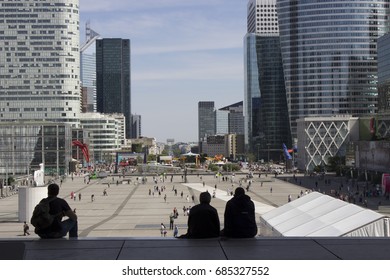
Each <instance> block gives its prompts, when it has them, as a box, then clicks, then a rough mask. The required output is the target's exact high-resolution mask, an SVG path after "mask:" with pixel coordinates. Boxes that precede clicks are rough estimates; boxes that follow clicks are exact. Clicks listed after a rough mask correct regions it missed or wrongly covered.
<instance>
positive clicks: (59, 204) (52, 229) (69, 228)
mask: <svg viewBox="0 0 390 280" xmlns="http://www.w3.org/2000/svg"><path fill="white" fill-rule="evenodd" d="M58 193H59V186H58V185H57V184H50V185H49V186H48V187H47V194H48V197H47V198H45V199H48V200H49V201H50V202H49V205H50V211H49V213H50V214H51V215H53V216H54V220H53V222H52V224H51V225H50V226H49V227H47V228H44V229H39V228H35V233H36V234H38V235H39V236H40V237H41V238H61V237H64V236H66V235H67V234H68V232H69V237H70V238H74V237H78V233H77V230H78V229H77V215H76V214H75V213H74V212H73V211H72V209H71V208H70V207H69V204H68V203H67V202H66V201H65V200H64V199H62V198H59V197H57V195H58ZM64 216H67V217H68V218H69V219H66V220H64V221H62V218H63V217H64Z"/></svg>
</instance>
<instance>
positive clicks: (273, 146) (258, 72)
mask: <svg viewBox="0 0 390 280" xmlns="http://www.w3.org/2000/svg"><path fill="white" fill-rule="evenodd" d="M245 109H246V115H245V125H246V134H245V135H246V136H247V139H246V143H247V144H248V145H249V150H250V151H252V153H253V154H255V155H256V158H257V159H258V160H259V159H264V160H267V161H268V160H271V159H272V160H274V161H279V160H283V157H281V156H282V153H281V150H282V145H283V143H284V144H286V145H287V146H288V147H290V146H291V135H290V127H289V121H288V110H287V101H286V91H285V88H284V78H283V67H282V59H281V52H280V44H279V37H278V36H262V35H257V34H252V33H250V34H247V35H246V38H245Z"/></svg>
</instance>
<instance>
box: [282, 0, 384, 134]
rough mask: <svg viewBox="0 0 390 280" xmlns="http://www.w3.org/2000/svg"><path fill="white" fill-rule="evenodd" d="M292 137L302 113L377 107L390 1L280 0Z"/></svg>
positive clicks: (356, 112)
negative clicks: (381, 43)
mask: <svg viewBox="0 0 390 280" xmlns="http://www.w3.org/2000/svg"><path fill="white" fill-rule="evenodd" d="M277 13H278V21H279V30H280V42H281V50H282V58H283V67H284V77H285V85H286V93H287V102H288V110H289V117H290V124H291V130H292V137H293V138H294V139H296V138H297V122H296V121H297V119H299V118H304V117H315V116H333V115H347V114H348V115H352V116H361V115H365V114H372V113H376V112H377V104H378V91H377V40H378V38H379V37H380V36H382V35H383V34H385V33H386V30H387V25H388V22H389V1H387V0H382V1H356V0H353V1H352V0H351V1H331V0H328V1H324V0H310V1H307V0H297V1H290V0H277Z"/></svg>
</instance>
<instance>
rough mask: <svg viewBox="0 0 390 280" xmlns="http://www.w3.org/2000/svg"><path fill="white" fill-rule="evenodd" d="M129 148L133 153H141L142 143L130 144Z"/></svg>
mask: <svg viewBox="0 0 390 280" xmlns="http://www.w3.org/2000/svg"><path fill="white" fill-rule="evenodd" d="M131 150H132V151H133V153H142V144H132V145H131Z"/></svg>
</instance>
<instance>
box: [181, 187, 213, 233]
mask: <svg viewBox="0 0 390 280" xmlns="http://www.w3.org/2000/svg"><path fill="white" fill-rule="evenodd" d="M199 200H200V204H198V205H195V206H194V207H192V208H191V211H190V214H189V217H188V231H187V234H185V235H182V236H180V237H184V238H213V237H218V236H219V232H220V222H219V217H218V212H217V209H215V208H214V207H213V206H211V205H210V201H211V195H210V194H209V193H208V192H203V193H201V194H200V196H199Z"/></svg>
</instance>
